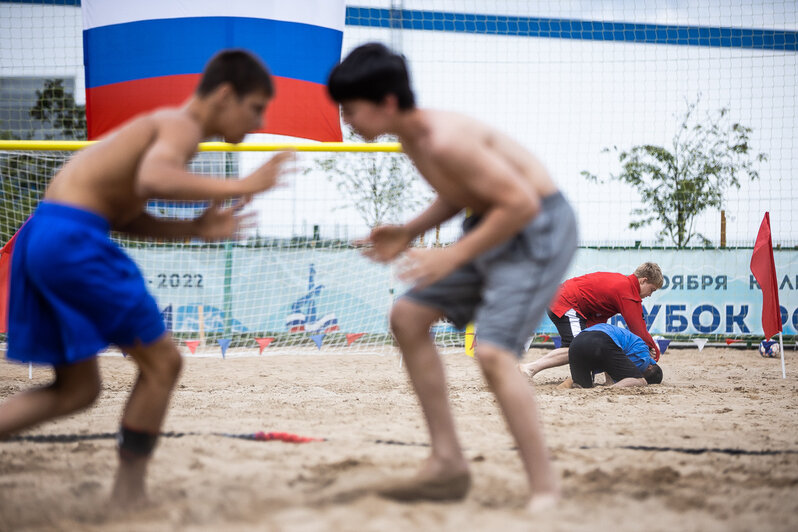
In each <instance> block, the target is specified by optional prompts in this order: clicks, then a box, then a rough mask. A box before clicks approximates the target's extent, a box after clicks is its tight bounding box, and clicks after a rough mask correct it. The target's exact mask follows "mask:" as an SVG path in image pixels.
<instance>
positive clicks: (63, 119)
mask: <svg viewBox="0 0 798 532" xmlns="http://www.w3.org/2000/svg"><path fill="white" fill-rule="evenodd" d="M29 115H30V116H31V118H33V119H36V120H40V121H42V122H44V123H45V124H46V125H49V126H50V130H51V131H52V130H55V132H54V133H48V134H46V135H45V136H46V137H47V138H48V139H53V138H60V139H76V140H80V139H85V138H86V110H85V107H84V106H82V105H77V104H76V103H75V98H74V96H73V95H72V94H71V93H69V92H67V91H65V90H64V86H63V80H60V79H48V80H45V82H44V86H43V88H42V90H37V91H36V103H35V104H34V105H33V107H32V108H31V109H30V110H29ZM0 136H1V137H2V138H4V139H8V140H19V139H18V135H15V134H13V133H11V132H9V131H4V132H0ZM25 136H26V137H28V138H29V139H30V138H32V137H33V132H32V131H31V132H29V133H27V134H25ZM70 155H71V153H66V152H21V151H19V152H11V151H9V152H4V153H2V154H0V245H2V244H3V243H5V242H8V240H9V239H10V238H11V237H12V236H13V235H14V233H15V232H16V231H17V229H19V227H20V226H21V225H22V223H23V222H24V221H25V220H26V219H27V218H28V216H30V214H31V213H32V212H33V210H34V209H35V208H36V206H37V205H38V204H39V201H41V199H42V197H43V196H44V191H45V189H46V188H47V184H48V183H49V182H50V180H51V179H52V177H53V175H54V174H55V172H56V171H57V170H58V169H59V168H60V167H61V165H62V164H63V163H64V161H65V160H66V159H67V158H68V157H69V156H70Z"/></svg>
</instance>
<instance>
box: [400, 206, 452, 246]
mask: <svg viewBox="0 0 798 532" xmlns="http://www.w3.org/2000/svg"><path fill="white" fill-rule="evenodd" d="M461 210H462V209H461V208H460V207H457V206H455V205H452V204H450V203H448V202H446V200H444V199H443V198H441V197H437V198H435V201H433V202H432V203H431V204H430V206H429V207H427V208H426V209H425V210H424V212H422V213H421V214H419V215H418V216H416V217H415V218H413V219H412V220H410V221H409V222H407V223H406V224H405V229H406V230H407V232H408V233H409V235H410V239H411V240H412V239H413V238H415V237H417V236H418V235H421V234H424V233H426V232H427V231H429V230H430V229H432V228H433V227H435V226H437V225H440V224H442V223H443V222H445V221H446V220H448V219H450V218H451V217H452V216H454V215H455V214H457V213H458V212H460V211H461Z"/></svg>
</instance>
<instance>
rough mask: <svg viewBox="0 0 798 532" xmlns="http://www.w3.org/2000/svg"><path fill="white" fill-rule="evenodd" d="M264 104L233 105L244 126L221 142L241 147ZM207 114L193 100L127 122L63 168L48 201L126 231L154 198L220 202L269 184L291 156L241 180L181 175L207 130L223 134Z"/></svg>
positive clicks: (251, 99) (256, 99)
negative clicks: (230, 141)
mask: <svg viewBox="0 0 798 532" xmlns="http://www.w3.org/2000/svg"><path fill="white" fill-rule="evenodd" d="M268 99H269V98H268V97H267V96H266V95H265V94H263V93H255V94H250V95H247V96H245V97H244V98H243V99H242V100H241V103H240V104H235V105H236V106H237V107H239V108H240V112H239V114H240V115H242V116H243V118H244V120H242V123H241V125H238V126H234V127H233V128H232V130H231V128H229V127H228V129H227V131H226V133H227V135H226V136H227V137H232V138H233V139H235V141H239V140H241V138H243V135H244V134H245V133H246V132H247V131H250V130H252V129H255V128H256V127H257V125H259V123H260V119H261V116H262V113H263V110H264V109H265V107H266V104H267V103H268ZM207 114H208V111H207V103H204V102H201V101H199V100H198V99H196V98H192V99H191V100H190V101H189V102H188V103H187V104H186V105H185V106H183V107H181V108H171V109H161V110H157V111H154V112H152V113H149V114H146V115H143V116H140V117H138V118H135V119H133V120H131V121H130V122H128V123H127V124H126V125H124V126H123V127H121V128H120V129H118V130H116V131H115V132H114V133H112V134H111V135H110V136H109V137H107V138H105V139H103V140H102V142H100V143H98V144H95V145H92V146H90V147H89V148H87V149H86V150H84V151H82V152H80V153H78V154H77V155H76V156H75V157H74V158H73V159H71V160H70V161H69V162H67V163H66V164H65V165H64V167H63V168H62V169H61V170H60V171H59V172H58V173H57V174H56V176H55V177H54V178H53V181H52V182H51V184H50V186H49V187H48V189H47V192H46V193H45V199H46V200H50V201H54V202H58V203H65V204H69V205H73V206H76V207H81V208H85V209H88V210H90V211H92V212H96V213H97V214H100V215H101V216H103V217H104V218H106V219H107V220H108V221H109V222H110V224H111V227H113V228H115V229H123V228H126V227H128V226H129V224H130V223H131V222H133V221H135V220H136V219H137V218H138V217H139V216H141V215H142V213H143V212H144V208H145V206H146V204H147V201H148V200H149V199H151V198H163V199H176V200H224V199H228V198H233V197H238V196H247V195H251V194H254V193H257V192H260V191H262V190H265V189H268V188H270V187H271V186H273V185H274V184H275V183H276V180H277V178H278V177H279V172H280V166H281V165H282V163H283V161H284V160H285V159H286V158H288V157H289V155H288V154H278V155H277V156H275V157H274V158H273V159H272V160H271V161H269V163H266V164H265V165H263V166H262V167H261V168H259V169H258V170H256V171H255V172H253V173H252V174H251V175H250V176H249V177H247V178H245V179H242V180H223V179H219V178H214V177H207V176H201V175H196V174H191V173H189V172H188V171H187V170H186V169H185V165H186V164H187V163H188V162H189V160H190V159H191V158H192V157H193V156H194V155H195V153H196V151H197V146H198V143H199V142H201V141H202V140H203V139H204V138H207V137H208V136H209V133H208V131H209V130H210V131H212V132H213V133H215V134H219V133H220V132H219V131H216V129H211V128H212V127H214V126H215V125H214V124H212V123H209V122H210V121H209V120H207V119H206V118H205V117H206V116H207Z"/></svg>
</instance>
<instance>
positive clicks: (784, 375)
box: [779, 331, 787, 379]
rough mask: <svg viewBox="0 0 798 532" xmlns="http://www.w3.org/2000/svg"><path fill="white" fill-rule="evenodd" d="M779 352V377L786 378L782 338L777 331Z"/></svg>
mask: <svg viewBox="0 0 798 532" xmlns="http://www.w3.org/2000/svg"><path fill="white" fill-rule="evenodd" d="M779 353H781V378H782V379H786V378H787V371H786V370H785V369H784V338H783V337H782V335H781V331H779Z"/></svg>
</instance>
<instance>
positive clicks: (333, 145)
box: [0, 140, 402, 152]
mask: <svg viewBox="0 0 798 532" xmlns="http://www.w3.org/2000/svg"><path fill="white" fill-rule="evenodd" d="M97 142H99V141H96V140H0V150H27V151H76V150H81V149H83V148H85V147H87V146H90V145H91V144H95V143H97ZM199 151H303V152H401V151H402V147H401V145H400V144H399V143H398V142H318V143H316V144H292V143H269V142H263V143H261V142H242V143H241V144H229V143H227V142H203V143H201V144H200V145H199Z"/></svg>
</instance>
